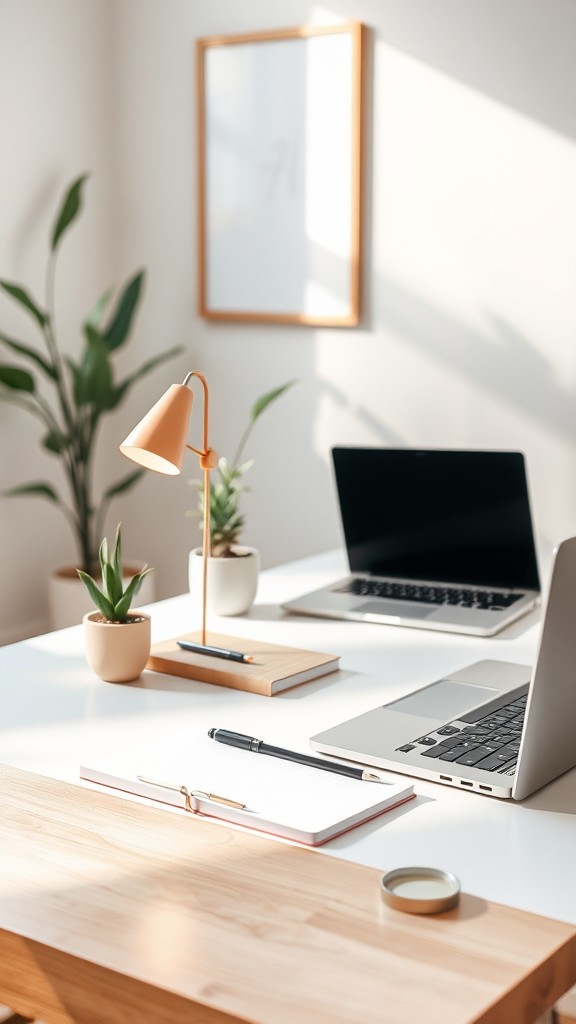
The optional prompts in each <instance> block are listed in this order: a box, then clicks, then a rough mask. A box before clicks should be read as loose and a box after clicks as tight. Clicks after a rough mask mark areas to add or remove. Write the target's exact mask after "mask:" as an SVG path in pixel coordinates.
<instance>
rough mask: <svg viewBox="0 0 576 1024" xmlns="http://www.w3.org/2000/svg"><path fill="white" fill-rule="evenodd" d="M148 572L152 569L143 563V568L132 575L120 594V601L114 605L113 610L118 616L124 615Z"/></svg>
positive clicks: (123, 616)
mask: <svg viewBox="0 0 576 1024" xmlns="http://www.w3.org/2000/svg"><path fill="white" fill-rule="evenodd" d="M149 572H153V569H151V568H148V566H147V565H145V566H144V568H143V569H141V570H140V572H137V573H136V575H135V576H133V577H132V579H131V580H130V583H129V584H128V586H127V587H126V590H125V591H124V594H123V595H122V597H121V599H120V601H119V602H118V604H117V605H116V608H115V611H116V615H117V617H118V618H120V617H122V618H125V617H126V615H127V614H128V611H129V609H130V605H131V604H132V601H133V600H134V598H135V597H136V594H137V593H138V591H139V590H140V587H141V586H142V580H143V579H144V577H145V576H147V575H148V573H149Z"/></svg>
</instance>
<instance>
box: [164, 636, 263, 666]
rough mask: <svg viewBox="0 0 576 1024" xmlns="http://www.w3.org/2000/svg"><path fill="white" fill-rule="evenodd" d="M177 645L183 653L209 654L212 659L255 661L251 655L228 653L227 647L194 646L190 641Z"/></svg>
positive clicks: (178, 642)
mask: <svg viewBox="0 0 576 1024" xmlns="http://www.w3.org/2000/svg"><path fill="white" fill-rule="evenodd" d="M176 643H177V644H178V647H181V648H182V650H183V651H193V652H194V654H209V655H210V657H212V658H226V660H227V661H244V662H252V661H254V658H253V657H252V655H251V654H243V653H242V651H228V650H227V649H226V648H225V647H212V646H211V645H210V644H193V643H191V641H190V640H177V641H176Z"/></svg>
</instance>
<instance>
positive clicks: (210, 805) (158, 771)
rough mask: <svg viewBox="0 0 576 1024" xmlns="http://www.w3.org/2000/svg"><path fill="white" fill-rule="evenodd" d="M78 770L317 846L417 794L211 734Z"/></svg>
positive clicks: (90, 778)
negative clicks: (237, 744)
mask: <svg viewBox="0 0 576 1024" xmlns="http://www.w3.org/2000/svg"><path fill="white" fill-rule="evenodd" d="M382 776H383V778H386V775H385V773H382ZM80 777H81V778H82V779H86V780H88V781H89V782H95V783H98V784H99V785H102V786H107V787H112V788H114V789H120V790H123V791H124V792H127V793H132V794H134V795H136V796H141V797H147V798H149V799H152V800H157V801H160V802H162V803H166V804H171V805H172V806H175V807H180V808H182V809H183V810H188V811H191V812H192V813H194V814H198V815H199V816H200V817H207V818H217V819H220V820H222V821H227V822H231V823H233V824H236V825H242V826H244V827H247V828H253V829H257V830H258V831H261V832H266V833H269V834H272V835H276V836H281V837H283V838H285V839H291V840H294V841H295V842H299V843H304V844H306V845H308V846H319V845H320V844H321V843H325V842H326V841H327V840H328V839H332V838H333V837H334V836H337V835H340V834H341V833H342V832H346V831H347V830H348V829H350V828H353V827H354V826H355V825H359V824H360V823H362V822H364V821H368V820H369V819H370V818H373V817H375V816H376V815H379V814H382V813H383V812H384V811H388V810H391V808H393V807H396V806H398V804H401V803H403V802H404V801H406V800H409V799H410V798H411V797H412V796H414V787H413V785H412V784H411V783H410V782H406V781H402V782H397V781H396V780H395V779H394V777H393V776H392V777H391V778H390V781H386V782H381V783H380V782H362V781H359V780H357V779H349V778H347V777H346V776H343V775H337V774H335V773H334V772H328V771H324V770H323V769H320V768H311V767H308V766H307V765H301V764H295V763H293V762H291V761H284V760H280V759H279V758H276V757H269V756H267V755H265V754H255V753H251V752H250V751H247V750H238V749H237V748H234V747H229V746H226V745H224V744H221V743H216V742H215V741H214V740H212V739H209V738H208V736H207V735H205V734H188V735H187V736H186V738H185V739H184V738H181V737H177V738H174V739H173V740H172V742H171V743H170V745H166V746H164V747H162V748H158V747H156V748H154V749H152V748H151V746H150V745H149V744H148V745H147V746H145V747H140V748H132V749H126V750H124V751H123V752H122V753H119V754H117V755H108V756H105V757H103V758H102V759H101V760H100V759H99V760H98V762H97V763H96V762H94V763H92V762H90V763H89V764H87V765H82V766H81V767H80ZM215 797H218V798H220V799H215ZM221 801H225V802H221Z"/></svg>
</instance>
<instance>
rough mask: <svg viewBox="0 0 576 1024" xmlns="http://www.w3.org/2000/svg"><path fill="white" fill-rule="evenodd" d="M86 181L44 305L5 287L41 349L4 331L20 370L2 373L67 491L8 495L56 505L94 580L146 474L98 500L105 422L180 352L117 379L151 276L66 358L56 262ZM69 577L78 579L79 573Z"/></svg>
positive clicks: (54, 252) (7, 366) (120, 482)
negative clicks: (114, 528)
mask: <svg viewBox="0 0 576 1024" xmlns="http://www.w3.org/2000/svg"><path fill="white" fill-rule="evenodd" d="M86 178H87V175H86V174H83V175H81V176H80V177H78V178H77V179H76V180H74V181H73V182H72V183H71V185H70V186H69V187H68V188H67V189H66V191H65V193H64V196H63V199H62V202H61V204H60V207H59V209H58V212H57V215H56V218H55V222H54V227H53V229H52V232H51V235H50V242H49V252H48V259H47V269H46V291H45V299H44V302H43V303H41V302H39V301H38V300H37V299H36V298H35V297H33V295H32V293H31V291H30V290H29V289H27V288H26V287H24V286H22V285H19V284H15V283H13V282H11V281H7V280H4V279H0V289H2V291H3V292H4V293H5V294H6V295H8V296H9V297H10V298H11V299H12V300H13V301H14V302H16V303H17V305H18V306H19V307H20V309H21V310H22V311H23V312H24V313H25V314H26V315H27V316H28V317H29V318H30V320H31V321H32V324H33V326H34V328H35V330H36V332H37V334H38V335H39V343H38V344H30V343H28V342H27V341H26V342H24V341H21V340H19V339H16V338H13V337H11V336H9V335H8V334H6V333H4V332H1V331H0V348H3V349H4V350H7V351H8V352H10V354H11V355H12V356H13V357H16V359H17V362H4V363H2V364H1V365H0V400H2V401H5V402H10V403H12V404H13V405H16V406H18V407H19V408H21V409H24V410H25V411H27V412H28V413H30V415H32V416H33V417H34V418H35V419H36V420H37V421H39V423H40V424H41V427H42V434H41V441H40V443H41V446H42V448H43V450H44V451H45V453H46V454H47V455H49V456H51V457H52V458H55V459H57V460H58V462H59V466H60V472H61V475H62V477H63V483H64V485H65V486H64V488H63V489H62V488H61V487H60V486H58V485H56V484H54V483H53V482H51V481H49V480H34V481H31V482H29V483H25V484H19V485H18V486H16V487H11V488H10V489H8V490H5V491H4V492H3V494H4V495H5V496H9V497H39V498H43V499H45V500H48V501H49V502H51V503H52V504H53V505H54V506H56V507H57V508H58V509H59V510H60V511H61V512H62V513H63V514H64V516H65V517H66V520H67V522H68V524H69V526H70V529H71V532H72V535H73V540H74V545H75V548H76V561H75V563H74V565H75V566H77V567H79V568H82V570H83V571H84V572H93V571H94V569H95V567H96V566H97V564H98V543H99V537H100V536H101V535H102V530H103V526H104V519H105V516H106V513H107V511H108V507H109V504H110V502H111V501H112V499H113V498H115V497H117V496H118V495H120V494H124V493H126V492H127V491H128V490H129V489H130V488H132V487H133V486H134V485H135V484H136V483H137V481H138V480H139V479H140V477H141V476H142V474H143V473H144V470H143V469H137V470H135V471H132V472H130V473H129V474H127V475H124V476H122V477H121V478H119V479H117V480H115V481H114V482H112V483H111V484H109V485H108V486H106V487H104V488H103V489H102V491H101V493H98V494H97V493H96V488H95V486H94V459H95V454H96V446H97V439H98V434H99V430H100V427H101V425H102V421H103V419H104V418H105V417H106V416H108V415H109V414H111V413H114V412H115V411H116V410H117V409H118V407H119V406H120V405H121V403H122V402H123V401H124V399H125V398H126V396H127V394H128V393H129V391H130V389H131V388H132V386H133V385H134V384H135V383H136V382H137V381H138V380H140V379H141V378H142V377H144V376H145V375H146V374H148V373H150V372H151V371H152V370H154V369H155V368H156V367H157V366H159V365H160V364H161V363H163V362H165V361H166V360H168V359H171V358H172V357H173V356H175V355H176V354H177V353H178V352H180V351H181V348H179V347H176V348H172V349H169V350H167V351H165V352H162V353H161V354H160V355H158V356H155V357H153V358H151V359H148V360H147V361H146V362H144V363H143V364H142V365H141V366H140V367H139V369H137V370H135V371H132V372H130V373H128V374H127V375H125V376H123V377H120V378H119V377H118V376H117V372H116V368H115V365H114V364H115V358H116V356H117V354H118V353H119V352H120V350H121V349H122V348H123V346H124V344H125V343H126V341H127V340H128V338H129V336H130V332H131V329H132V327H133V323H134V317H135V314H136V310H137V308H138V305H139V302H140V298H141V293H142V287H143V283H144V271H142V270H140V271H138V272H137V273H135V274H134V275H133V276H132V277H131V278H130V279H129V280H128V281H127V282H126V283H125V284H124V285H123V287H122V288H121V289H120V291H119V294H118V295H117V297H116V298H115V300H113V297H112V291H111V290H108V291H106V292H105V293H104V294H103V295H102V296H100V298H99V299H98V301H97V302H96V303H95V304H94V306H93V308H92V309H91V311H90V312H89V313H88V315H87V317H86V318H85V320H84V322H83V324H82V338H83V340H82V346H81V349H80V352H79V355H77V356H72V355H70V354H68V353H65V352H64V351H63V350H62V348H61V345H60V343H59V341H58V336H57V329H56V316H55V302H54V285H55V276H56V264H57V257H58V254H59V252H60V248H61V243H62V239H63V238H64V236H65V235H66V233H67V231H68V230H69V229H70V227H71V226H72V225H73V224H74V222H75V221H76V219H77V217H78V215H79V213H80V212H81V209H82V195H83V189H84V185H85V182H86ZM69 575H71V576H72V577H73V578H74V579H75V578H76V577H75V573H74V572H73V569H71V570H70V573H69Z"/></svg>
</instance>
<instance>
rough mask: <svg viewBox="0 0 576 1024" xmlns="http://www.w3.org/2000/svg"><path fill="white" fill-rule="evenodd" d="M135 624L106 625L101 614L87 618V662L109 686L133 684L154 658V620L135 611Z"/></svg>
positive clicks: (95, 613) (85, 633)
mask: <svg viewBox="0 0 576 1024" xmlns="http://www.w3.org/2000/svg"><path fill="white" fill-rule="evenodd" d="M129 616H130V619H131V620H132V621H131V622H104V621H99V619H101V615H100V612H98V611H91V612H88V614H87V615H85V616H84V618H83V623H84V650H85V653H86V661H87V662H88V664H89V666H90V668H91V669H92V671H93V672H95V673H96V675H98V676H100V679H103V680H104V681H105V682H107V683H129V682H132V681H133V680H134V679H138V676H139V675H140V673H141V672H142V670H143V669H144V667H145V665H146V662H147V661H148V657H149V655H150V616H149V615H145V614H144V612H140V611H138V610H135V611H133V612H130V613H129Z"/></svg>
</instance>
